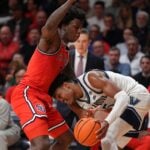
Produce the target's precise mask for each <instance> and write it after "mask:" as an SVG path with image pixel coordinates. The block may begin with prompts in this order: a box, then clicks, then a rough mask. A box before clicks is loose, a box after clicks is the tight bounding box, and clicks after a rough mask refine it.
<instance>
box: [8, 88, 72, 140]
mask: <svg viewBox="0 0 150 150" xmlns="http://www.w3.org/2000/svg"><path fill="white" fill-rule="evenodd" d="M11 100H12V106H13V109H14V111H15V113H16V114H17V116H18V117H19V119H20V123H21V126H22V129H23V130H24V132H25V134H26V136H27V137H28V138H29V140H32V139H33V138H36V137H38V136H43V135H50V136H52V137H53V138H56V137H58V136H59V135H61V134H63V133H64V132H66V131H67V130H68V129H69V127H68V126H67V124H66V122H65V121H64V119H63V118H62V117H61V115H60V114H59V112H58V111H57V110H56V109H55V108H54V107H53V106H52V98H51V97H50V96H49V95H48V94H46V93H44V92H42V91H39V90H36V89H34V88H31V87H29V86H25V85H19V86H17V87H16V89H15V90H14V92H13V95H12V98H11Z"/></svg>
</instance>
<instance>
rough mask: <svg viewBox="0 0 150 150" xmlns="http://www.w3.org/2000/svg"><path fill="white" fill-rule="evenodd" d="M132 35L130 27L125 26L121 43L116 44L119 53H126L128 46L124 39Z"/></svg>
mask: <svg viewBox="0 0 150 150" xmlns="http://www.w3.org/2000/svg"><path fill="white" fill-rule="evenodd" d="M131 36H133V31H132V29H131V28H125V29H124V30H123V39H124V41H123V42H121V43H118V44H117V45H116V47H117V48H119V49H120V54H121V55H123V54H127V52H128V48H127V44H126V41H127V40H128V39H129V38H130V37H131Z"/></svg>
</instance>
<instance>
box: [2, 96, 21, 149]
mask: <svg viewBox="0 0 150 150" xmlns="http://www.w3.org/2000/svg"><path fill="white" fill-rule="evenodd" d="M0 120H1V123H0V145H1V149H2V150H8V147H9V146H11V145H13V144H15V143H16V142H17V141H18V140H19V138H20V130H21V129H20V127H19V126H18V125H16V124H15V123H14V122H13V120H12V118H11V107H10V105H9V104H8V102H7V101H6V100H5V99H3V98H2V96H0Z"/></svg>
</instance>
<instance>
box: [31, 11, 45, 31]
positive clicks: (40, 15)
mask: <svg viewBox="0 0 150 150" xmlns="http://www.w3.org/2000/svg"><path fill="white" fill-rule="evenodd" d="M46 20H47V14H46V12H45V11H44V10H39V11H38V12H37V14H36V18H35V20H34V21H33V23H32V24H31V25H30V29H32V28H37V29H38V30H39V31H41V28H42V27H43V26H44V24H45V23H46Z"/></svg>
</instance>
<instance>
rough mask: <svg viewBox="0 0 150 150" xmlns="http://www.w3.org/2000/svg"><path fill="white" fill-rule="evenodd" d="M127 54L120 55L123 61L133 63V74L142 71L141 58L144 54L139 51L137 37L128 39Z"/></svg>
mask: <svg viewBox="0 0 150 150" xmlns="http://www.w3.org/2000/svg"><path fill="white" fill-rule="evenodd" d="M126 44H127V48H128V52H127V54H124V55H122V56H121V57H120V62H121V63H128V64H130V65H131V75H132V76H134V75H135V74H137V73H139V72H140V71H141V69H140V67H139V65H140V59H141V57H142V56H143V55H144V54H143V53H142V52H140V51H139V42H138V39H137V38H136V37H130V38H129V39H128V40H127V41H126Z"/></svg>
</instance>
